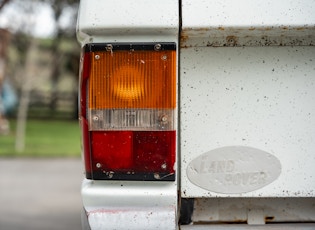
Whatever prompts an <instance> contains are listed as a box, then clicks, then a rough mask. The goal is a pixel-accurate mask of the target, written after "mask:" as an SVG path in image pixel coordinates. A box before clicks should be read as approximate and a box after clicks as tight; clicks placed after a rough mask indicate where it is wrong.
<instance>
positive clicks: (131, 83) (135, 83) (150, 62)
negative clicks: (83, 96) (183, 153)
mask: <svg viewBox="0 0 315 230" xmlns="http://www.w3.org/2000/svg"><path fill="white" fill-rule="evenodd" d="M175 63H176V52H175V50H161V51H156V50H128V51H126V50H115V49H113V50H110V51H106V50H105V51H96V52H92V53H91V66H92V68H91V73H90V79H89V86H88V87H89V90H88V91H89V95H88V97H89V100H88V108H89V109H109V108H110V109H112V108H115V109H125V108H154V109H160V108H163V109H174V108H175V106H176V91H175V89H176V78H175V77H176V64H175Z"/></svg>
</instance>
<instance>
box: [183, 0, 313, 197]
mask: <svg viewBox="0 0 315 230" xmlns="http://www.w3.org/2000/svg"><path fill="white" fill-rule="evenodd" d="M182 2H183V9H182V14H183V15H182V18H183V28H182V40H181V44H182V48H181V52H180V67H181V68H180V128H181V131H180V134H181V137H180V150H181V193H182V196H183V197H217V196H220V197H226V196H230V197H240V196H242V197H314V196H315V167H314V166H315V47H314V46H313V44H314V37H315V33H314V31H315V30H314V24H315V16H314V15H315V14H314V13H313V12H314V2H313V1H295V2H291V3H288V2H286V5H285V4H283V5H281V4H280V3H279V2H281V1H276V2H274V1H264V2H262V1H245V0H242V1H237V3H236V1H220V2H216V1H215V2H211V5H210V3H208V2H207V1H188V0H183V1H182ZM282 2H283V1H282ZM290 4H291V5H290ZM280 5H281V7H280ZM197 12H198V13H197ZM238 25H239V26H238ZM299 31H300V32H299ZM301 31H302V32H301Z"/></svg>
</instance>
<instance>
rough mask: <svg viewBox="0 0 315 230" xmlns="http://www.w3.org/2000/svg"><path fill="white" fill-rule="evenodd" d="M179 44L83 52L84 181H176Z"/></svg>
mask: <svg viewBox="0 0 315 230" xmlns="http://www.w3.org/2000/svg"><path fill="white" fill-rule="evenodd" d="M176 63H177V62H176V44H175V43H150V44H138V43H134V44H129V43H128V44H126V43H119V44H107V43H106V44H104V43H92V44H87V45H85V46H84V47H83V52H82V60H81V66H82V69H81V74H80V115H79V117H80V123H81V128H82V139H83V158H84V161H85V171H86V178H88V179H94V180H149V181H156V180H164V181H165V180H167V181H174V180H175V171H176V127H177V117H176V107H177V102H176V98H177V93H176V88H177V80H176V79H177V78H176Z"/></svg>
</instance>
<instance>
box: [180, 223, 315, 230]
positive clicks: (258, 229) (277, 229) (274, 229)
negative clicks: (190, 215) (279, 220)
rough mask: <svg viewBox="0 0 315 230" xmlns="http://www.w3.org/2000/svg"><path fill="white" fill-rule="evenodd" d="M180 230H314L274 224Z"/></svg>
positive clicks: (313, 226) (198, 226)
mask: <svg viewBox="0 0 315 230" xmlns="http://www.w3.org/2000/svg"><path fill="white" fill-rule="evenodd" d="M180 229H181V230H296V229H298V230H314V229H315V224H293V223H292V224H274V225H271V224H270V225H255V226H251V225H245V224H237V225H235V224H233V225H231V224H214V225H187V226H181V227H180Z"/></svg>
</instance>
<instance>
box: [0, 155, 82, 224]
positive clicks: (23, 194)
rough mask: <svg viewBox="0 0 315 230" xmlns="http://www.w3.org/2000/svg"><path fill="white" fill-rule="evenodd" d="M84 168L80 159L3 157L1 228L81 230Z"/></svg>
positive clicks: (0, 177)
mask: <svg viewBox="0 0 315 230" xmlns="http://www.w3.org/2000/svg"><path fill="white" fill-rule="evenodd" d="M82 171H83V170H82V164H81V160H80V159H68V158H65V159H59V158H58V159H19V158H17V159H14V158H12V159H11V158H0V229H1V230H39V229H40V230H43V229H45V230H46V229H47V230H61V229H62V230H75V229H81V220H80V214H81V209H82V203H81V198H80V185H81V181H82V178H83V173H82Z"/></svg>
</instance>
